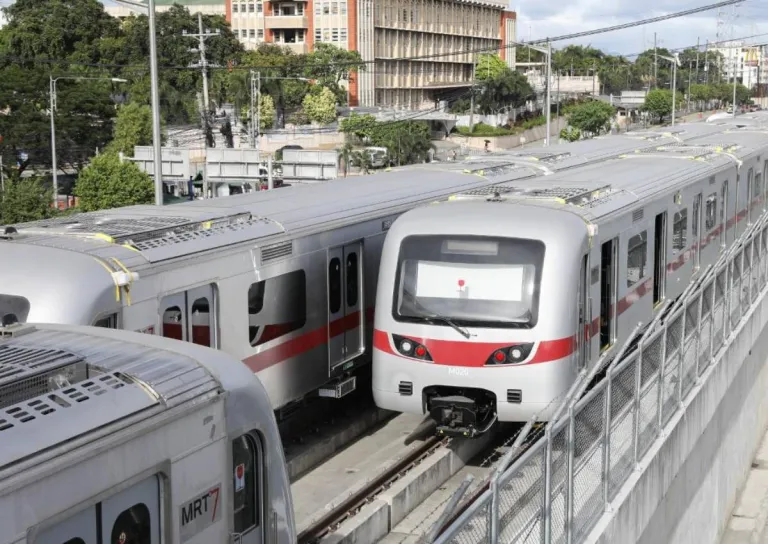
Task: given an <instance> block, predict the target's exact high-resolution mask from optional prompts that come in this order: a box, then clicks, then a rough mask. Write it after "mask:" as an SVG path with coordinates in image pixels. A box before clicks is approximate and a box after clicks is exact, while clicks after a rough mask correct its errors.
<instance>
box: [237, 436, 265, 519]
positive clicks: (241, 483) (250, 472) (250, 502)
mask: <svg viewBox="0 0 768 544" xmlns="http://www.w3.org/2000/svg"><path fill="white" fill-rule="evenodd" d="M259 467H260V463H259V455H258V446H257V444H256V441H255V440H254V439H253V437H252V436H251V435H248V434H244V435H242V436H240V437H238V438H236V439H235V440H233V441H232V468H233V471H234V474H233V476H234V485H233V486H232V489H233V492H234V501H233V515H234V518H235V519H234V521H235V527H234V528H235V533H237V534H242V533H247V532H249V531H251V530H252V529H254V528H255V527H258V526H259V525H260V521H261V520H260V517H261V516H260V515H259V504H260V498H261V497H260V493H259V485H260V476H261V475H260V474H259V470H258V469H259Z"/></svg>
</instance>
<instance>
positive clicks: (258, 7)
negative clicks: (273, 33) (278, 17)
mask: <svg viewBox="0 0 768 544" xmlns="http://www.w3.org/2000/svg"><path fill="white" fill-rule="evenodd" d="M256 13H264V6H263V5H262V4H256Z"/></svg>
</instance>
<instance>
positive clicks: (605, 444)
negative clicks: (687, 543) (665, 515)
mask: <svg viewBox="0 0 768 544" xmlns="http://www.w3.org/2000/svg"><path fill="white" fill-rule="evenodd" d="M767 244H768V222H767V219H766V216H765V214H764V215H763V216H762V217H761V218H760V219H759V220H758V221H757V222H756V223H755V224H753V225H751V226H749V227H748V228H747V230H746V231H745V232H744V233H743V234H742V235H741V236H740V238H739V240H738V241H737V242H736V243H735V244H734V245H733V246H732V248H730V249H729V251H727V252H725V253H723V254H722V255H721V256H720V258H719V260H718V261H717V263H715V264H714V265H713V266H710V267H709V268H708V269H706V270H704V271H702V273H701V274H700V275H699V277H698V279H696V280H695V281H694V282H692V283H691V284H690V285H689V286H688V288H687V289H686V290H685V291H684V292H683V294H682V295H681V296H680V297H679V298H678V299H677V300H676V301H675V302H674V303H673V304H671V305H670V307H668V308H663V309H661V310H660V311H659V312H658V314H657V317H656V318H655V319H654V320H653V321H652V322H651V323H650V324H649V326H648V327H646V328H645V330H644V331H643V332H642V334H641V335H640V336H639V338H638V334H639V333H638V331H639V327H637V328H636V329H635V331H633V333H632V334H631V335H630V337H629V338H628V339H627V341H626V342H625V344H624V345H623V346H622V348H621V349H620V350H619V351H618V352H617V353H616V356H615V357H614V358H613V360H612V361H610V363H609V364H608V368H607V370H606V374H605V378H604V379H603V380H601V381H600V383H598V384H597V385H596V386H595V387H594V388H592V389H591V390H590V391H588V392H587V393H586V395H584V396H583V397H581V395H580V394H578V395H573V396H572V397H570V398H568V397H566V400H565V401H564V402H563V404H562V405H561V407H560V410H559V411H558V413H560V414H562V416H561V417H560V418H559V419H558V418H554V420H553V421H550V423H549V425H548V429H547V432H546V433H545V435H544V437H543V438H542V439H541V440H539V441H538V442H537V443H536V444H534V445H533V446H531V447H530V448H529V449H528V450H527V451H526V452H525V453H524V454H523V455H522V456H521V457H520V458H519V459H517V461H516V462H515V463H514V464H513V465H512V466H510V467H509V468H508V469H506V470H503V471H501V472H498V473H496V474H494V476H493V480H492V484H491V486H490V488H489V490H488V491H487V492H485V493H484V494H483V495H481V496H480V497H479V498H478V499H477V500H476V501H475V503H474V504H472V505H471V506H470V507H469V508H468V509H467V510H465V511H464V513H463V514H462V515H461V516H460V517H459V518H458V519H457V520H456V521H455V522H454V523H453V524H452V525H451V526H449V527H448V528H447V529H446V530H445V531H444V532H443V534H442V535H440V537H439V538H438V540H437V541H436V542H438V543H440V544H443V543H449V542H450V543H455V544H474V543H480V542H494V543H495V542H503V543H505V544H507V543H525V544H532V543H544V544H551V543H555V542H556V543H566V544H573V543H576V542H581V541H583V540H584V539H585V538H586V537H587V536H588V534H589V532H590V531H591V530H592V528H593V527H594V526H595V524H596V523H597V521H598V520H599V519H600V517H601V516H602V515H603V513H604V512H605V511H606V510H607V509H608V507H609V505H610V503H611V501H613V499H614V498H615V497H616V494H617V493H618V491H619V490H620V489H621V488H622V486H623V485H624V484H625V482H626V481H627V480H628V479H629V477H630V476H631V475H632V474H633V473H634V472H635V470H636V469H637V468H638V467H639V465H640V462H641V460H642V459H643V457H644V456H645V455H646V454H647V453H648V451H649V450H650V449H651V447H652V446H653V444H654V443H655V442H656V441H657V440H660V439H663V438H664V431H663V430H664V428H665V427H666V425H667V424H668V423H669V422H670V420H671V419H672V418H673V417H674V416H675V415H676V414H678V413H680V412H683V411H685V409H686V405H687V403H686V400H688V397H689V395H691V392H692V391H694V386H695V385H696V384H697V383H700V382H701V380H702V379H703V378H704V374H705V372H706V371H707V370H708V369H709V367H710V366H711V365H713V364H714V362H715V361H716V360H717V358H716V356H717V355H718V354H719V353H720V351H721V350H725V349H727V348H728V346H729V345H730V343H731V342H732V341H733V336H734V335H733V334H732V333H733V332H734V331H735V330H736V329H737V328H738V326H739V324H740V322H741V321H742V320H743V319H745V317H746V316H747V313H748V312H749V310H750V308H751V307H752V306H753V305H754V304H755V303H756V302H757V301H758V299H759V298H760V297H761V296H762V294H763V292H764V290H765V287H766V279H767V275H768V274H767V270H766V268H767V267H768V258H766V252H767V250H766V246H767ZM606 359H607V360H610V355H609V354H606V355H605V356H604V357H603V358H601V360H600V361H598V363H596V365H595V366H596V367H597V366H599V365H601V364H603V363H604V362H605V360H606ZM584 378H585V376H584V375H582V376H580V381H582V383H584ZM576 390H578V391H583V389H582V387H581V386H579V387H577V388H576ZM580 397H581V398H580Z"/></svg>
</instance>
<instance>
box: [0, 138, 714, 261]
mask: <svg viewBox="0 0 768 544" xmlns="http://www.w3.org/2000/svg"><path fill="white" fill-rule="evenodd" d="M728 127H729V125H727V124H725V123H710V124H705V123H694V124H687V125H679V126H677V127H673V128H672V129H668V130H667V129H665V130H664V131H641V132H630V133H625V134H622V135H617V136H605V137H601V138H595V139H592V140H584V141H580V142H575V143H572V144H560V145H554V146H551V147H549V148H532V149H518V150H513V151H504V152H500V153H493V154H482V155H480V156H477V157H470V158H469V159H467V160H464V161H457V162H443V163H434V164H428V165H415V166H408V167H401V168H396V169H392V170H391V171H388V172H384V173H379V174H374V175H369V176H355V177H350V178H340V179H336V180H331V181H328V182H325V183H318V184H312V185H305V186H295V187H285V188H281V189H279V190H274V191H265V192H263V191H258V192H254V193H249V194H244V195H233V196H229V197H222V198H216V199H209V200H201V201H192V202H186V203H180V204H175V205H172V206H163V207H157V206H149V205H145V206H130V207H124V208H116V209H110V210H102V211H98V212H89V213H81V214H75V215H72V216H67V217H60V218H53V219H46V220H41V221H35V222H30V223H22V224H17V225H13V226H11V228H10V229H2V230H0V244H2V243H18V244H28V245H35V246H44V247H53V248H59V249H63V250H68V251H75V252H78V253H85V254H89V255H92V256H94V257H97V258H99V259H101V260H103V261H107V262H109V261H110V260H111V259H113V258H114V259H117V260H118V261H119V262H120V263H122V264H123V265H124V266H125V267H126V268H128V269H130V270H136V271H140V270H141V269H142V268H144V267H145V266H147V265H149V264H151V263H156V262H161V261H166V260H169V259H172V258H176V257H182V256H188V255H192V254H197V253H200V252H203V251H207V250H212V249H216V248H221V247H226V246H231V245H233V244H238V243H242V242H251V243H253V242H256V243H258V244H259V245H260V246H261V252H262V260H267V259H266V258H271V257H274V258H277V257H279V256H282V255H284V254H285V253H284V252H285V251H286V247H284V245H285V244H283V243H282V242H281V241H280V238H281V237H286V236H292V235H294V234H296V233H298V232H302V231H306V230H307V229H327V228H330V227H331V226H332V225H344V224H348V223H350V222H352V221H355V220H357V219H359V218H364V217H366V216H368V217H371V216H373V215H376V214H378V215H386V214H388V213H395V212H397V211H399V210H401V209H402V208H403V206H404V204H406V203H411V204H419V203H422V202H431V201H434V200H441V199H444V198H446V197H448V196H450V195H451V194H454V193H460V192H464V191H469V190H480V189H482V187H484V186H488V185H491V184H500V183H517V182H520V181H521V180H526V179H528V178H531V179H532V180H533V179H536V178H537V177H540V176H541V175H542V174H545V175H547V176H549V175H550V174H553V173H555V172H559V171H565V170H568V169H571V168H576V167H585V165H587V164H589V163H591V162H594V161H599V160H605V159H607V158H608V157H613V156H616V155H618V154H621V153H629V152H631V151H632V150H635V149H639V148H642V149H645V148H647V147H649V146H659V145H667V144H668V145H672V144H675V143H680V142H685V141H688V140H691V139H694V138H697V137H701V136H704V135H712V134H718V133H720V132H722V131H723V130H726V129H727V128H728ZM542 183H544V184H548V185H551V183H550V182H549V181H544V182H542ZM3 231H6V234H5V235H4V234H3ZM3 238H4V239H5V241H3ZM288 249H289V248H288Z"/></svg>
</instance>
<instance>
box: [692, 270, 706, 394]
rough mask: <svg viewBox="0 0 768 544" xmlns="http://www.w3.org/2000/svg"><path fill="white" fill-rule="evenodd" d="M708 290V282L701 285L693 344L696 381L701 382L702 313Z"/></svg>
mask: <svg viewBox="0 0 768 544" xmlns="http://www.w3.org/2000/svg"><path fill="white" fill-rule="evenodd" d="M706 290H707V286H706V284H703V285H702V286H701V293H699V303H698V304H697V308H696V311H697V312H698V314H699V317H698V319H697V321H696V331H697V332H696V341H695V342H694V344H693V354H694V355H695V356H696V381H695V382H694V383H699V371H700V369H701V360H700V356H699V353H700V346H701V332H702V331H703V330H704V327H703V324H702V322H701V314H702V304H703V302H704V292H705V291H706Z"/></svg>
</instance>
